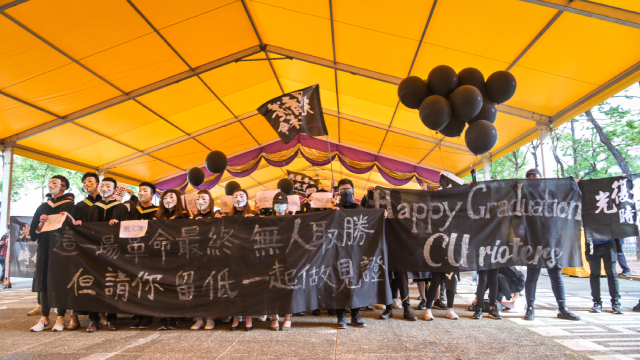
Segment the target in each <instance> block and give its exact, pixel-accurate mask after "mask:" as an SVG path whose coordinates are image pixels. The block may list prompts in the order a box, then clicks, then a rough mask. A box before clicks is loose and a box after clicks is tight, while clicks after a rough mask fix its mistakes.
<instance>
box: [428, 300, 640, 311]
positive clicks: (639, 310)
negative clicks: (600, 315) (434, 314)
mask: <svg viewBox="0 0 640 360" xmlns="http://www.w3.org/2000/svg"><path fill="white" fill-rule="evenodd" d="M426 308H427V300H425V299H422V300H420V303H419V304H418V307H417V309H418V310H424V309H426ZM639 311H640V310H639Z"/></svg>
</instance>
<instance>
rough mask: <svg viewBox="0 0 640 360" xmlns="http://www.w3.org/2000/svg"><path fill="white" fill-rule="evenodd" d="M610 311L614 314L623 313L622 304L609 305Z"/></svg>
mask: <svg viewBox="0 0 640 360" xmlns="http://www.w3.org/2000/svg"><path fill="white" fill-rule="evenodd" d="M611 312H612V313H614V314H624V313H623V312H622V305H620V304H616V305H611Z"/></svg>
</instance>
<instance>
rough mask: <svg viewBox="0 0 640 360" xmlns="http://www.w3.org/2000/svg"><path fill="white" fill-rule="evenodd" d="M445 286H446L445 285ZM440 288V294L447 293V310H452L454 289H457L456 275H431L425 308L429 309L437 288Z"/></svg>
mask: <svg viewBox="0 0 640 360" xmlns="http://www.w3.org/2000/svg"><path fill="white" fill-rule="evenodd" d="M445 284H446V285H445ZM441 285H445V286H442V289H441V290H440V294H442V292H443V291H446V292H447V308H449V309H451V308H453V301H454V300H455V295H456V288H457V287H458V277H457V276H456V273H453V272H452V273H436V272H434V273H431V284H430V285H429V290H427V308H428V309H431V307H432V306H433V301H434V300H435V299H436V292H438V286H441Z"/></svg>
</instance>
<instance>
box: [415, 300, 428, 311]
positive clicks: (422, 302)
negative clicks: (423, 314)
mask: <svg viewBox="0 0 640 360" xmlns="http://www.w3.org/2000/svg"><path fill="white" fill-rule="evenodd" d="M426 308H427V300H425V299H422V300H420V303H419V304H418V307H417V309H418V310H424V309H426Z"/></svg>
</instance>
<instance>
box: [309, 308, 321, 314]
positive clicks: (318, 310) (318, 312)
mask: <svg viewBox="0 0 640 360" xmlns="http://www.w3.org/2000/svg"><path fill="white" fill-rule="evenodd" d="M311 315H313V316H320V315H322V310H320V309H315V310H313V312H312V313H311Z"/></svg>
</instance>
